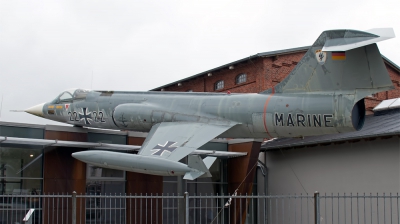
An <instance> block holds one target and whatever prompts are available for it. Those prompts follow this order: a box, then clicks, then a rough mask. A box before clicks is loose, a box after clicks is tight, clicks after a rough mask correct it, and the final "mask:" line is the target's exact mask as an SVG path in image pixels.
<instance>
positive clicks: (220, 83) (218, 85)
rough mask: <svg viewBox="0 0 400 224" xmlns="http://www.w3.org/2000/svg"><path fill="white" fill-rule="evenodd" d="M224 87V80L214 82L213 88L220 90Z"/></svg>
mask: <svg viewBox="0 0 400 224" xmlns="http://www.w3.org/2000/svg"><path fill="white" fill-rule="evenodd" d="M224 88H225V82H224V80H218V81H216V82H215V83H214V90H222V89H224Z"/></svg>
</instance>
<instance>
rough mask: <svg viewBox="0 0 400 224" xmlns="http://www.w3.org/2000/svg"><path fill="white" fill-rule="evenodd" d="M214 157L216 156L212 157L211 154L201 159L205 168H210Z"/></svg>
mask: <svg viewBox="0 0 400 224" xmlns="http://www.w3.org/2000/svg"><path fill="white" fill-rule="evenodd" d="M216 159H217V157H212V156H208V157H206V158H204V159H203V162H204V164H205V165H206V167H207V169H210V167H211V166H212V164H213V163H214V162H215V160H216Z"/></svg>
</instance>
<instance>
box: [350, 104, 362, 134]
mask: <svg viewBox="0 0 400 224" xmlns="http://www.w3.org/2000/svg"><path fill="white" fill-rule="evenodd" d="M364 121H365V103H364V99H361V100H359V101H358V102H357V103H356V104H355V105H354V107H353V110H352V111H351V122H352V123H353V127H354V129H356V130H357V131H359V130H361V128H362V127H363V126H364Z"/></svg>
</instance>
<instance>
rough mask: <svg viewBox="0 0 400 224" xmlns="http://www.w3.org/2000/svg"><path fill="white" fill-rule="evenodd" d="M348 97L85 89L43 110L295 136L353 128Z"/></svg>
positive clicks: (69, 119)
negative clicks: (192, 123)
mask: <svg viewBox="0 0 400 224" xmlns="http://www.w3.org/2000/svg"><path fill="white" fill-rule="evenodd" d="M353 99H354V94H347V95H344V94H341V95H339V96H337V95H334V94H285V95H283V94H274V93H271V94H229V93H189V92H184V93H180V92H106V91H90V92H88V93H87V94H86V95H85V97H84V98H77V99H73V100H71V101H69V102H66V101H65V100H62V99H61V100H60V99H58V101H57V99H56V100H54V101H53V102H51V103H46V104H45V105H44V106H43V116H44V117H45V118H47V119H51V120H55V121H59V122H64V123H68V124H72V125H76V126H87V127H94V128H105V129H118V130H131V131H140V132H149V131H150V129H151V127H152V126H153V125H154V124H157V123H160V122H200V123H213V124H221V125H223V124H233V123H235V124H237V125H235V126H234V127H233V128H232V129H230V130H228V131H226V132H224V133H223V134H221V135H220V136H219V137H230V138H271V137H281V136H287V137H300V136H308V135H320V134H331V133H338V132H345V131H353V130H356V129H357V127H355V126H356V125H353V123H352V117H351V112H352V110H353V108H352V105H354V103H353V101H354V100H353ZM350 102H351V103H350ZM347 105H351V106H350V107H349V106H347ZM357 105H358V104H356V106H357Z"/></svg>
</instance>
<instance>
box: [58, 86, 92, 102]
mask: <svg viewBox="0 0 400 224" xmlns="http://www.w3.org/2000/svg"><path fill="white" fill-rule="evenodd" d="M89 92H90V90H87V89H77V88H75V89H69V90H66V91H64V92H62V93H61V94H60V95H59V96H58V97H57V98H55V99H54V100H53V101H52V103H54V104H58V103H72V102H73V101H74V100H81V99H85V98H86V95H87V94H88V93H89Z"/></svg>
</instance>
